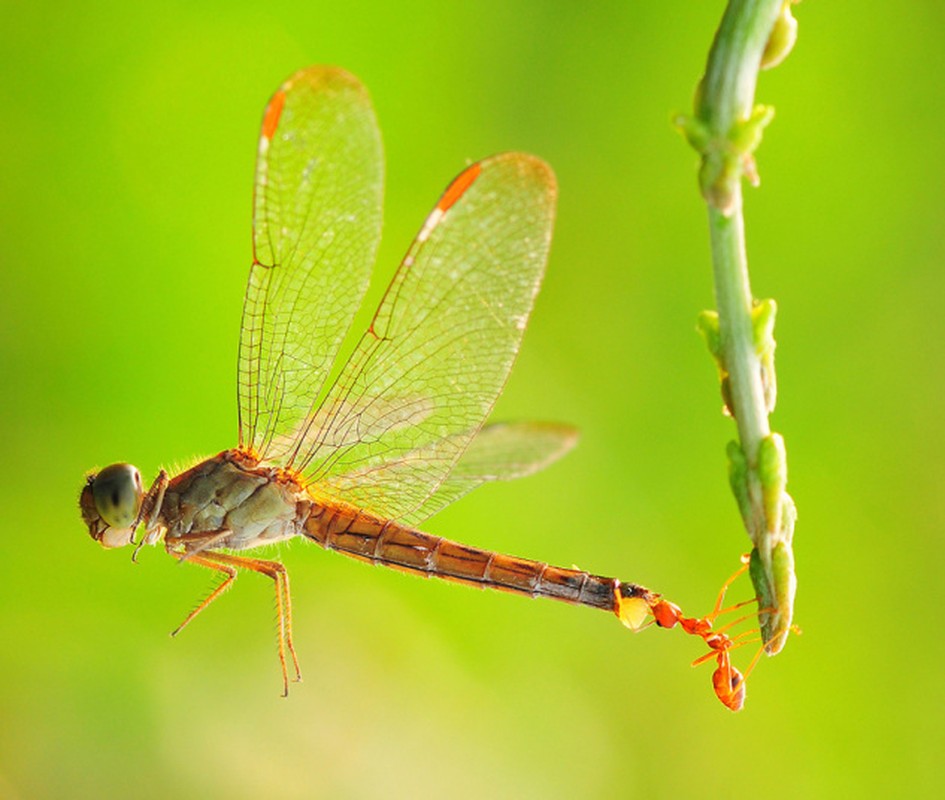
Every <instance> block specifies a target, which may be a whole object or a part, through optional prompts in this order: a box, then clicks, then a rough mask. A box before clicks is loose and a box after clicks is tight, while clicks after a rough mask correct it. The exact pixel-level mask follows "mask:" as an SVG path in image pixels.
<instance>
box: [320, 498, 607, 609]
mask: <svg viewBox="0 0 945 800" xmlns="http://www.w3.org/2000/svg"><path fill="white" fill-rule="evenodd" d="M304 528H305V536H307V537H308V538H310V539H314V540H315V541H317V542H318V543H319V544H320V545H322V547H324V548H326V549H328V550H337V551H339V552H341V553H344V554H345V555H348V556H351V557H353V558H358V559H361V560H363V561H370V562H372V563H374V564H382V565H384V566H386V567H391V568H393V569H399V570H403V571H405V572H411V573H414V574H418V575H423V576H425V577H428V578H429V577H436V578H443V579H445V580H450V581H455V582H458V583H465V584H468V585H471V586H479V587H480V588H483V589H485V588H489V589H501V590H503V591H508V592H514V593H516V594H525V595H529V596H531V597H548V598H551V599H554V600H561V601H563V602H566V603H575V604H579V605H586V606H591V607H592V608H600V609H603V610H605V611H613V610H614V609H615V602H616V600H615V597H616V595H615V592H616V589H617V587H619V582H618V581H615V580H614V579H613V578H605V577H602V576H600V575H592V574H591V573H589V572H584V571H583V570H576V569H566V568H563V567H555V566H552V565H550V564H546V563H544V562H541V561H534V560H532V559H527V558H517V557H515V556H508V555H503V554H501V553H496V552H494V551H491V550H484V549H481V548H478V547H471V546H469V545H465V544H460V543H459V542H453V541H450V540H449V539H444V538H442V537H439V536H433V535H432V534H429V533H424V532H423V531H418V530H415V529H413V528H409V527H406V526H403V525H398V524H397V523H395V522H390V521H385V520H381V519H377V518H375V517H372V516H369V515H366V514H363V513H361V512H359V511H356V510H354V509H347V508H331V507H327V506H316V507H313V510H312V514H311V515H310V516H309V518H308V520H306V522H305V525H304Z"/></svg>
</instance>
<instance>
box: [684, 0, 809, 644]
mask: <svg viewBox="0 0 945 800" xmlns="http://www.w3.org/2000/svg"><path fill="white" fill-rule="evenodd" d="M786 8H787V7H786V6H785V2H784V0H730V2H729V4H728V6H727V8H726V10H725V14H724V16H723V18H722V22H721V24H720V25H719V29H718V31H717V32H716V35H715V40H714V41H713V43H712V48H711V50H710V52H709V59H708V63H707V65H706V71H705V75H704V77H703V78H702V82H701V84H700V87H699V92H698V94H697V98H696V108H695V117H694V118H693V119H691V120H687V121H685V123H684V128H685V130H686V133H687V136H688V137H689V140H690V142H691V143H692V144H693V145H694V146H696V148H697V149H698V150H699V151H700V152H701V153H702V168H701V171H700V183H701V189H702V193H703V196H704V197H705V198H706V201H707V203H708V215H709V232H710V237H711V243H712V261H713V271H714V278H715V296H716V303H717V305H718V317H717V320H718V340H717V351H716V352H714V355H715V357H716V359H717V361H718V363H719V366H720V369H721V374H722V377H723V382H724V383H723V389H724V393H725V396H726V404H727V406H728V408H729V410H730V411H731V413H732V415H733V416H734V418H735V421H736V424H737V426H738V439H739V442H738V446H737V447H736V448H735V452H734V453H733V452H732V450H731V449H730V459H733V460H732V462H731V466H732V473H731V477H732V480H733V489H734V490H735V494H736V497H737V498H738V499H739V506H740V509H741V512H742V517H743V520H744V523H745V526H746V528H747V531H748V534H749V536H750V537H751V540H752V543H753V545H754V550H753V552H752V556H751V569H750V574H751V577H752V581H753V583H754V586H755V591H756V594H757V597H758V605H759V620H760V623H761V631H762V638H763V639H764V642H765V646H766V649H767V651H768V653H769V654H772V655H773V654H774V653H776V652H778V651H779V650H780V649H781V647H783V645H784V641H785V640H786V638H787V634H788V631H789V630H790V625H791V619H792V615H793V602H794V591H795V586H796V581H795V577H794V561H793V555H792V551H791V538H792V536H793V526H794V506H793V502H792V501H791V498H790V497H789V496H788V495H787V493H786V492H785V491H784V485H785V482H786V475H787V465H786V460H785V457H784V446H783V440H782V439H781V438H780V436H778V435H777V434H772V432H771V428H770V425H769V423H768V414H769V412H770V410H771V408H773V403H774V368H773V350H774V339H773V336H772V334H771V330H770V328H769V329H768V330H767V332H766V333H764V334H762V333H760V332H759V330H757V329H756V327H755V325H754V324H753V323H754V320H755V317H754V316H753V311H755V310H756V304H755V301H754V297H753V295H752V292H751V285H750V283H749V279H748V259H747V255H746V248H745V225H744V219H743V215H742V178H743V177H747V178H748V179H749V180H751V181H753V182H757V175H756V173H755V166H754V160H753V151H754V149H755V148H756V147H757V146H758V144H759V142H760V139H761V131H762V129H763V127H764V125H765V124H767V122H768V121H769V120H770V118H771V115H772V112H771V111H770V109H765V108H763V107H755V105H754V103H755V86H756V83H757V79H758V72H759V70H760V68H761V64H762V59H763V56H765V50H766V46H767V45H768V43H769V39H770V38H771V35H772V31H773V30H774V27H775V22H776V21H777V20H778V18H779V15H782V12H785V10H786ZM787 13H788V16H789V12H787ZM792 22H793V20H792ZM792 42H793V39H792ZM787 49H790V45H788V46H787ZM786 52H787V50H784V52H783V53H781V55H780V57H783V55H785V54H786ZM769 57H770V53H769ZM773 309H774V304H773V303H772V302H770V301H769V311H770V314H771V324H772V325H773V313H774V312H773ZM764 354H767V356H766V358H767V361H765V360H764V359H765V355H764ZM766 382H767V383H768V385H767V386H766ZM739 451H740V452H739ZM733 457H734V458H733Z"/></svg>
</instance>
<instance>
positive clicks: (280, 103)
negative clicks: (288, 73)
mask: <svg viewBox="0 0 945 800" xmlns="http://www.w3.org/2000/svg"><path fill="white" fill-rule="evenodd" d="M283 108H285V91H284V90H283V89H280V90H279V91H278V92H276V93H275V94H274V95H273V96H272V99H271V100H270V101H269V105H267V106H266V113H265V114H264V115H263V123H262V135H263V138H264V139H266V141H269V140H271V139H272V137H273V134H275V132H276V127H277V126H278V124H279V117H281V116H282V109H283Z"/></svg>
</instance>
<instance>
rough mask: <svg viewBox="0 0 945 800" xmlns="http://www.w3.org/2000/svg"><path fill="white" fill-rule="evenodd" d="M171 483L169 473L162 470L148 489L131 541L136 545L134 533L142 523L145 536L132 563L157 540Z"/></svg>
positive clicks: (132, 556)
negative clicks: (168, 485) (143, 549)
mask: <svg viewBox="0 0 945 800" xmlns="http://www.w3.org/2000/svg"><path fill="white" fill-rule="evenodd" d="M169 482H170V478H168V476H167V472H166V471H165V470H163V469H162V470H161V471H160V472H159V473H158V476H157V477H156V478H155V479H154V483H152V484H151V488H150V489H148V493H147V494H146V495H145V496H144V499H143V500H142V501H141V508H140V509H138V516H137V517H135V521H134V524H133V525H132V526H131V531H132V534H131V535H132V540H131V541H132V543H134V532H135V531H136V530H138V526H139V525H140V524H141V523H142V522H143V523H144V536H142V537H141V541H140V542H138V543H137V545H136V546H135V549H134V552H132V554H131V560H132V561H137V560H138V551H139V550H140V549H141V548H142V547H144V545H146V544H153V543H154V541H155V539H156V534H157V532H158V531H157V520H158V515H159V514H160V513H161V506H162V505H163V503H164V492H165V491H166V490H167V484H168V483H169Z"/></svg>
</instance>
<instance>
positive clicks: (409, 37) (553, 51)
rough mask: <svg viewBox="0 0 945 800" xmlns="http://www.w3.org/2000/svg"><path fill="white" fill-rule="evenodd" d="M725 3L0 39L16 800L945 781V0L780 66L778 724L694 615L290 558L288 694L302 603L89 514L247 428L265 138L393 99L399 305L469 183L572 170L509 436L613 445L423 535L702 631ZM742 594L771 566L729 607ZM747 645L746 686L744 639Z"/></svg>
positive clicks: (134, 27)
mask: <svg viewBox="0 0 945 800" xmlns="http://www.w3.org/2000/svg"><path fill="white" fill-rule="evenodd" d="M723 7H724V4H723V2H721V0H716V1H715V2H699V3H693V2H683V0H662V2H659V3H653V2H601V3H591V4H579V3H568V2H547V1H546V2H540V1H539V0H534V1H533V2H509V0H503V1H502V2H495V1H490V2H480V3H475V4H448V3H432V2H431V3H423V2H402V3H396V4H394V3H380V2H370V3H369V2H348V3H326V2H311V0H309V1H307V2H273V3H258V2H243V1H242V0H236V1H235V2H234V1H232V0H231V1H230V2H226V3H223V2H218V3H200V4H193V3H185V2H168V3H154V2H144V3H138V4H129V3H114V4H108V3H101V2H99V3H79V4H69V5H66V4H61V3H52V2H35V3H31V4H4V14H3V17H4V24H3V26H2V28H0V63H2V76H3V77H2V80H0V109H2V110H0V114H2V124H0V147H2V152H4V153H5V157H4V159H3V174H2V177H0V275H2V292H0V426H2V429H0V433H2V443H3V447H4V450H5V452H6V454H7V457H6V466H5V468H4V470H3V480H2V481H0V506H2V508H3V509H4V513H3V521H2V523H0V526H2V537H0V541H2V548H3V550H2V558H0V614H2V638H0V796H2V797H4V798H6V797H11V798H45V797H91V796H99V797H119V796H128V797H131V796H134V797H143V798H163V797H168V796H177V797H201V798H213V797H227V798H249V797H263V796H265V797H285V798H295V797H300V798H301V797H329V798H334V797H339V798H361V797H435V796H452V797H480V796H490V797H529V796H539V795H540V796H543V797H602V796H604V795H605V794H608V793H618V792H619V793H620V795H621V796H629V797H634V796H636V797H642V796H652V797H683V796H687V797H694V796H706V795H708V794H714V795H721V796H728V797H748V796H756V795H762V796H766V797H798V796H805V797H835V796H838V795H840V794H842V795H843V796H870V795H872V796H888V795H890V794H896V795H898V796H911V797H919V796H933V795H936V794H937V791H940V790H941V786H942V784H943V781H945V765H943V762H942V759H941V753H942V747H943V744H945V737H943V722H942V717H941V709H942V707H943V703H945V681H943V678H942V670H943V664H945V634H943V632H942V630H940V628H939V623H940V622H941V620H942V613H941V612H942V610H943V607H945V603H943V599H945V598H943V594H945V592H943V580H942V568H943V554H945V553H943V550H945V545H943V536H942V529H943V521H945V501H943V496H945V492H943V487H945V466H943V459H942V454H943V452H945V413H943V411H942V400H941V398H942V395H943V391H945V385H943V384H945V371H943V369H942V357H941V349H942V342H943V338H945V317H943V315H942V313H941V307H942V297H943V291H945V270H943V262H942V253H943V250H945V248H943V244H942V242H943V230H945V206H943V203H945V201H943V190H945V167H943V164H945V159H943V158H942V147H941V140H942V134H941V131H942V126H943V118H942V115H943V113H945V112H943V109H945V88H943V87H945V84H943V82H942V74H943V66H945V64H943V62H945V49H943V48H942V46H941V44H942V37H943V33H945V10H943V7H942V5H941V3H938V2H930V1H927V2H914V3H910V4H909V9H908V11H907V12H906V11H902V10H900V9H899V8H898V7H897V6H896V5H895V4H884V3H879V2H873V3H869V2H863V3H856V4H843V3H834V4H828V3H821V2H805V3H803V4H801V5H800V6H799V7H797V10H796V14H797V17H798V18H799V21H800V39H799V42H798V45H797V47H796V49H795V51H794V53H793V54H792V55H791V56H790V58H789V59H788V60H787V61H786V62H785V63H784V64H783V65H782V66H781V67H779V68H777V69H775V70H773V71H771V72H770V73H766V74H764V75H763V76H762V78H761V81H760V85H759V94H758V99H759V101H761V102H765V103H772V104H774V105H775V106H776V108H777V117H776V119H775V121H774V123H773V125H772V126H771V127H770V129H769V131H768V133H767V135H766V138H765V141H764V143H763V145H762V147H761V150H760V152H759V167H760V170H761V175H762V180H763V185H762V187H761V188H760V189H759V190H752V191H750V192H749V194H748V201H747V209H746V213H747V226H748V244H749V255H750V263H751V267H752V280H753V289H754V291H755V294H756V295H757V296H760V297H769V296H770V297H774V298H776V299H777V301H778V303H779V306H780V311H781V313H780V318H779V320H778V327H777V331H776V334H777V338H778V341H779V344H780V347H779V350H778V360H777V364H778V378H779V383H780V389H781V394H780V403H779V407H778V409H777V412H776V414H775V416H774V418H773V424H774V426H775V428H776V429H777V430H779V431H781V432H782V433H783V434H784V436H785V438H786V441H787V446H788V457H789V464H790V468H791V479H790V487H789V488H790V490H791V492H792V494H793V495H794V497H795V499H796V501H797V505H798V509H799V513H800V518H799V521H798V527H797V535H796V538H795V548H796V555H797V563H798V572H799V593H798V604H797V621H798V622H799V624H800V625H801V626H802V628H803V636H800V637H795V638H792V639H791V640H790V642H789V643H788V647H787V648H786V649H785V651H784V652H783V654H782V655H781V656H779V657H778V658H776V659H773V660H766V661H764V662H763V663H762V664H761V665H760V666H759V668H758V669H757V670H756V672H755V673H754V675H752V678H751V680H750V683H749V686H748V701H747V705H746V708H745V710H744V711H743V712H742V713H741V714H738V715H733V714H731V713H730V712H728V711H727V710H725V709H724V708H723V707H722V706H721V705H720V704H719V703H717V702H716V700H715V698H714V697H713V695H712V692H711V688H710V683H709V679H710V674H711V671H712V670H711V667H708V666H704V667H700V668H699V669H697V670H693V669H690V667H689V662H690V661H691V660H692V659H693V658H695V657H696V656H698V655H700V654H701V653H702V652H703V649H702V647H701V646H699V643H698V642H696V641H694V640H691V639H689V638H688V637H685V636H683V635H682V634H681V633H679V632H665V631H659V630H656V629H651V630H647V631H646V632H644V633H642V634H640V635H637V636H633V635H631V634H630V633H629V632H628V631H626V630H624V629H623V628H621V626H620V625H619V624H618V623H617V621H616V620H615V619H613V618H611V617H608V616H607V615H604V614H598V613H596V612H592V611H590V610H587V609H580V608H572V607H568V606H564V605H559V604H555V603H550V602H545V601H534V602H532V601H526V600H523V599H521V598H517V597H512V596H509V595H504V594H489V593H480V592H476V591H474V590H470V589H466V588H462V587H457V586H453V585H448V584H440V583H436V582H425V581H422V580H418V579H415V578H410V577H407V576H404V575H401V574H397V573H392V572H389V571H385V570H382V569H372V568H369V567H366V566H364V565H363V564H360V563H357V562H354V561H350V560H348V559H345V558H343V557H341V556H338V555H336V554H331V553H325V552H323V551H321V550H319V549H318V548H316V547H314V546H307V545H305V544H303V543H297V544H293V545H292V546H288V547H287V546H283V547H282V548H281V551H280V555H281V556H282V557H283V558H284V560H285V562H286V563H287V565H288V566H289V568H290V571H291V575H292V580H293V587H294V597H295V613H296V622H295V626H296V627H295V634H296V642H297V644H298V649H299V652H300V655H301V657H302V659H303V667H304V670H305V675H306V681H305V683H303V684H302V685H300V686H296V687H294V688H293V691H292V693H291V695H290V697H289V699H288V700H283V699H281V698H280V697H279V696H278V693H279V681H280V678H279V672H278V662H277V660H276V653H275V643H274V632H273V616H274V611H273V603H272V597H271V586H270V585H269V584H268V582H267V581H264V580H261V579H259V578H257V577H256V576H252V575H248V576H245V577H243V578H242V579H241V580H240V581H239V583H238V584H237V586H236V588H235V589H234V590H233V591H231V592H230V593H229V594H228V595H227V597H226V598H225V599H224V600H222V601H220V602H219V603H218V604H217V605H215V606H214V607H213V608H212V609H210V610H209V611H208V612H207V613H206V614H204V615H203V616H202V617H201V618H200V619H199V620H198V621H197V622H196V623H195V624H194V625H193V626H192V627H191V628H190V629H188V630H187V631H186V633H185V634H184V635H182V636H181V637H180V638H179V639H177V640H171V639H169V638H168V636H167V632H168V631H170V630H171V629H172V628H174V627H175V626H176V625H177V624H178V623H179V622H180V621H181V619H182V618H183V616H184V615H185V614H186V613H187V611H189V610H190V609H191V608H192V607H193V604H194V603H195V602H196V601H197V600H198V599H199V598H200V597H201V596H202V593H204V592H205V591H206V590H207V589H208V587H209V586H210V583H211V581H210V576H209V575H208V574H207V573H205V572H204V571H203V570H199V569H196V568H193V569H188V568H180V569H178V568H176V567H175V566H174V565H173V564H172V562H171V560H170V559H168V558H167V557H166V556H165V555H163V553H162V552H161V551H159V550H152V549H149V550H147V551H145V552H144V553H143V554H142V558H141V563H140V564H138V565H132V564H131V563H130V561H129V555H130V553H129V552H128V551H117V552H109V553H105V552H102V550H101V548H99V547H98V546H96V545H94V544H93V543H92V542H91V541H90V540H89V538H88V536H87V534H86V532H85V530H84V528H83V526H82V525H81V522H80V520H79V516H78V512H77V508H76V498H77V495H78V492H79V489H80V486H81V484H82V480H83V475H84V472H85V471H86V470H87V469H90V468H92V467H94V466H96V465H98V466H101V465H104V464H107V463H110V462H112V461H116V460H130V461H132V462H134V463H136V464H137V465H138V466H139V467H140V468H141V469H142V471H143V472H144V473H145V474H146V475H147V476H148V477H149V478H150V477H151V476H153V475H154V473H155V472H156V471H157V470H158V469H159V468H160V467H161V466H167V467H170V468H173V467H174V466H175V465H182V464H187V463H188V462H189V461H190V460H191V459H192V458H193V457H195V456H201V455H209V454H211V453H214V452H216V451H218V450H220V449H223V448H225V447H228V446H231V445H233V444H235V439H236V414H235V392H234V373H235V364H236V344H237V335H238V323H239V316H240V307H241V297H242V292H243V284H244V279H245V274H246V271H247V268H248V265H249V257H250V202H251V186H252V171H253V162H254V157H255V149H256V138H257V130H258V124H259V121H260V118H261V114H262V109H263V106H264V104H265V102H266V100H267V98H268V97H269V95H270V94H271V92H272V91H273V90H274V89H275V88H276V86H277V85H278V84H279V83H280V82H281V81H282V80H283V79H284V78H285V77H286V76H287V75H289V74H290V73H291V72H293V71H294V70H296V69H298V68H299V67H301V66H304V65H306V64H310V63H316V62H326V63H334V64H339V65H342V66H344V67H346V68H347V69H349V70H350V71H352V72H354V73H355V74H356V75H358V76H359V77H360V78H361V79H362V80H363V81H364V82H365V84H366V85H367V86H368V88H369V89H370V91H371V93H372V95H373V98H374V102H375V105H376V107H377V112H378V115H379V118H380V122H381V128H382V131H383V135H384V142H385V149H386V158H387V164H388V172H387V175H388V180H387V205H386V220H385V239H384V244H383V248H382V253H381V261H380V266H379V267H378V270H377V276H376V278H377V279H376V282H375V285H374V287H373V289H372V297H373V298H375V299H376V297H377V296H378V293H379V291H380V290H381V288H382V287H383V285H384V284H385V282H386V281H387V280H388V279H389V277H390V275H391V273H392V271H393V269H394V266H395V265H396V263H397V260H398V258H399V256H400V255H401V254H402V253H403V251H404V249H405V248H406V246H407V244H408V242H409V240H410V238H411V236H412V235H413V234H414V233H415V232H416V230H417V229H418V227H419V225H420V223H421V222H422V220H423V218H424V216H425V214H426V213H427V211H428V210H429V208H430V207H431V205H432V203H433V202H434V201H435V199H436V197H437V196H438V194H439V192H440V191H441V190H442V188H443V187H444V186H445V184H446V182H447V181H448V180H449V179H450V178H451V177H452V176H453V175H454V174H455V173H456V172H457V171H458V170H459V169H460V168H462V167H463V166H464V165H465V164H466V163H467V161H468V160H469V159H475V158H479V157H482V156H485V155H488V154H490V153H493V152H496V151H501V150H508V149H522V150H527V151H531V152H534V153H537V154H539V155H541V156H542V157H544V158H545V159H547V160H548V161H549V162H550V163H551V164H552V165H553V166H554V168H555V170H556V172H557V175H558V178H559V181H560V186H561V194H560V206H559V215H558V224H557V229H556V235H555V243H554V247H553V250H552V259H551V264H550V267H549V272H548V276H547V279H546V282H545V286H544V289H543V291H542V294H541V296H540V298H539V302H538V306H537V310H536V312H535V314H534V317H533V320H532V323H531V326H530V329H529V332H528V335H527V336H526V339H525V346H524V349H523V352H522V354H521V357H520V359H519V362H518V364H517V366H516V369H515V372H514V373H513V377H512V380H511V382H510V384H509V386H508V389H507V391H506V393H505V395H504V397H503V399H502V401H501V403H500V406H499V408H498V412H497V415H498V416H499V417H507V418H522V417H538V418H545V419H560V420H566V421H569V422H573V423H575V424H577V425H578V426H580V428H581V430H582V433H583V438H582V442H581V445H580V447H579V448H578V449H577V450H576V451H575V452H574V453H573V454H572V455H570V456H569V457H568V458H567V459H566V460H565V461H563V462H561V463H560V464H557V465H555V466H554V467H553V468H552V469H550V470H548V471H547V472H546V473H543V474H541V475H539V476H536V477H534V478H532V479H529V480H527V481H522V482H519V483H513V484H505V485H501V486H492V487H485V488H483V489H481V490H479V491H478V492H476V493H475V494H473V495H471V496H470V497H468V498H466V499H465V500H463V501H462V502H461V503H459V504H458V505H457V506H455V507H453V508H451V509H449V510H448V511H446V512H444V513H443V514H442V515H440V516H439V517H437V518H435V519H434V520H432V521H431V522H430V523H429V524H428V525H427V526H426V528H427V529H428V530H430V531H432V532H434V533H438V534H441V535H446V536H449V537H451V538H455V539H459V540H462V541H468V542H470V543H474V544H478V545H482V546H488V547H493V548H499V549H502V550H504V551H506V552H511V553H515V554H520V555H527V556H532V557H536V558H539V559H544V560H548V561H553V562H557V563H561V564H564V565H570V564H572V563H577V564H579V565H580V566H581V567H582V568H586V569H590V570H594V571H597V572H601V573H604V574H615V575H617V576H618V577H620V578H622V579H625V580H631V581H638V582H641V583H644V584H646V585H648V586H651V587H653V588H654V589H657V590H659V591H662V592H664V593H665V594H666V595H667V596H668V597H670V598H672V599H673V600H675V601H676V602H678V603H680V604H681V605H682V606H683V608H684V609H686V610H687V611H690V612H693V613H704V612H706V611H708V610H709V608H710V606H711V603H712V602H713V599H714V596H715V593H716V591H717V589H718V587H719V585H720V584H721V582H722V580H723V579H724V578H725V577H726V576H727V575H728V574H729V573H730V572H731V571H732V569H733V568H734V567H735V566H736V565H737V559H738V556H739V554H740V553H742V552H743V551H745V550H747V549H748V542H747V539H746V538H745V536H744V534H743V532H742V530H741V525H740V522H739V519H738V515H737V512H736V508H735V504H734V501H733V500H732V498H731V496H730V494H729V491H728V488H727V482H726V475H725V469H726V467H725V457H724V447H725V443H726V442H727V441H728V440H729V439H730V438H731V437H732V436H733V435H734V426H733V425H732V423H731V421H730V420H727V419H725V418H723V417H722V416H721V414H720V413H719V411H720V405H721V404H720V399H719V394H718V386H717V380H716V376H715V372H714V367H713V365H712V363H711V361H710V359H709V357H708V355H707V353H706V351H705V347H704V345H703V343H702V342H701V341H700V339H699V337H698V336H697V334H696V333H695V319H696V314H697V313H698V312H699V311H700V310H701V309H703V308H706V307H711V306H712V305H713V298H712V283H711V269H710V263H709V258H708V238H707V231H706V224H705V211H704V207H703V205H702V203H701V201H700V198H699V197H698V194H697V191H696V185H695V165H696V156H695V154H694V153H693V152H692V151H691V150H689V149H688V147H687V146H686V145H685V144H684V142H683V141H682V139H681V137H679V136H678V135H677V134H676V133H675V132H674V131H673V129H672V128H671V126H670V123H669V120H670V117H671V114H672V113H673V112H676V111H681V110H688V109H689V108H690V105H691V95H692V91H693V88H694V86H695V83H696V81H697V79H698V77H699V76H700V74H701V70H702V67H703V65H704V61H705V56H706V53H707V50H708V46H709V43H710V41H711V37H712V34H713V32H714V29H715V26H716V24H717V21H718V19H719V18H720V16H721V13H722V10H723ZM747 595H748V585H747V582H742V583H741V584H740V585H738V586H737V587H736V589H735V590H734V592H733V596H734V597H745V596H747ZM747 650H748V649H747V648H746V649H745V650H743V651H741V652H740V653H739V654H738V657H739V659H740V661H741V662H742V663H744V661H746V660H747V659H748V658H749V656H750V653H748V652H747Z"/></svg>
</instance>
